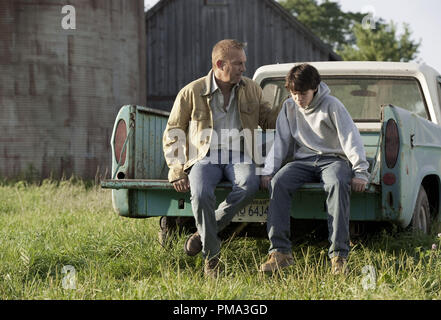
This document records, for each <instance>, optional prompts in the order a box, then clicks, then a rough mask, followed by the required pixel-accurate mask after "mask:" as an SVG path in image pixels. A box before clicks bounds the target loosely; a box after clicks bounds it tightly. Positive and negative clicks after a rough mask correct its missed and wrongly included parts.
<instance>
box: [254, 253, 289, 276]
mask: <svg viewBox="0 0 441 320" xmlns="http://www.w3.org/2000/svg"><path fill="white" fill-rule="evenodd" d="M293 263H294V258H293V257H292V253H291V252H290V253H282V252H277V251H274V252H272V253H271V254H270V255H269V259H268V261H267V262H265V263H263V264H262V265H261V266H260V269H259V271H261V272H274V271H276V270H278V269H282V268H286V267H288V266H290V265H292V264H293Z"/></svg>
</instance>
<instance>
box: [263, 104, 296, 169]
mask: <svg viewBox="0 0 441 320" xmlns="http://www.w3.org/2000/svg"><path fill="white" fill-rule="evenodd" d="M287 107H288V104H287V101H285V103H284V104H283V107H282V110H281V111H280V113H279V116H278V117H277V122H276V135H275V137H274V143H273V145H272V147H271V149H270V151H269V153H268V155H267V156H266V159H265V167H264V169H263V171H262V175H266V176H272V175H274V174H275V173H276V172H277V171H278V170H279V169H280V167H281V165H282V162H283V161H284V160H285V159H286V157H287V156H288V151H289V150H290V149H291V145H292V144H294V138H293V137H292V135H291V130H290V125H289V120H288V116H287Z"/></svg>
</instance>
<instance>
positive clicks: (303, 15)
mask: <svg viewBox="0 0 441 320" xmlns="http://www.w3.org/2000/svg"><path fill="white" fill-rule="evenodd" d="M280 4H281V5H282V6H283V7H284V8H285V9H287V10H288V11H289V12H290V13H291V14H292V15H294V16H295V17H296V18H297V20H299V21H300V22H301V23H302V24H304V25H305V26H306V27H308V28H309V29H310V30H311V31H312V32H313V33H314V34H316V35H317V36H319V37H320V38H321V39H322V40H323V41H324V42H326V43H327V44H329V45H331V46H332V48H333V49H334V50H341V49H342V48H343V44H347V43H350V44H354V43H355V39H354V37H353V33H352V28H353V26H354V25H355V23H356V21H362V19H363V17H364V16H365V15H366V14H361V13H357V12H355V13H354V12H343V11H341V9H340V5H339V4H338V3H337V2H332V1H328V0H327V1H324V2H322V3H321V4H318V3H317V0H282V1H280Z"/></svg>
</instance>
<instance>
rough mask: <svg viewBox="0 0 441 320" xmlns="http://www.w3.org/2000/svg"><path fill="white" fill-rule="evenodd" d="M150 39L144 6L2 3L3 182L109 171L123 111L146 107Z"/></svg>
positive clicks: (41, 0) (89, 0)
mask: <svg viewBox="0 0 441 320" xmlns="http://www.w3.org/2000/svg"><path fill="white" fill-rule="evenodd" d="M65 5H70V6H72V7H73V10H72V7H68V8H65V10H64V11H63V7H64V6H65ZM67 9H70V10H67ZM63 19H64V20H63ZM63 21H64V24H63V23H62V22H63ZM66 27H71V28H72V27H75V29H65V28H66ZM145 41H146V40H145V21H144V2H143V0H129V1H127V0H70V1H68V2H67V1H58V0H23V1H16V0H2V1H0V176H3V177H7V178H11V177H17V176H20V175H23V174H29V173H32V174H34V175H36V176H38V177H39V178H44V177H48V176H50V175H51V174H52V175H53V176H55V177H60V176H62V175H63V174H64V175H65V176H70V175H71V174H75V175H77V176H80V177H83V178H93V177H95V176H96V175H97V174H98V175H102V174H103V173H104V172H105V171H106V169H107V168H110V166H111V158H110V157H111V151H110V137H111V132H112V127H113V122H114V119H115V116H116V114H117V112H118V110H119V108H120V107H121V106H122V105H124V104H140V105H145V103H146V101H145V99H146V92H145V87H146V86H145V73H146V72H145ZM109 171H110V170H109Z"/></svg>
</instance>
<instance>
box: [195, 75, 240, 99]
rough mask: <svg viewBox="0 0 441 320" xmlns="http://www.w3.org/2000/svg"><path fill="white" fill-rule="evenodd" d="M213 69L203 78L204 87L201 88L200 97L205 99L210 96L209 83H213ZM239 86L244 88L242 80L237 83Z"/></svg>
mask: <svg viewBox="0 0 441 320" xmlns="http://www.w3.org/2000/svg"><path fill="white" fill-rule="evenodd" d="M213 73H214V72H213V69H211V70H210V72H208V74H207V75H206V76H205V78H204V87H203V88H202V92H201V96H202V97H206V96H211V95H212V92H211V88H212V87H211V82H212V81H213ZM239 85H240V86H245V81H243V79H241V80H240V82H239Z"/></svg>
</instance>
